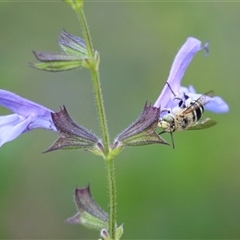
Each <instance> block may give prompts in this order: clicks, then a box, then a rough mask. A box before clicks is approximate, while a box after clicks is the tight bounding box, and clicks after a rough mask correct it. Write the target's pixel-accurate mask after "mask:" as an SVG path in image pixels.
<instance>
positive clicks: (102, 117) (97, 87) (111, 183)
mask: <svg viewBox="0 0 240 240" xmlns="http://www.w3.org/2000/svg"><path fill="white" fill-rule="evenodd" d="M76 13H77V15H78V18H79V20H80V23H81V27H82V31H83V37H84V40H85V42H86V47H87V52H88V57H89V59H90V61H91V62H90V63H89V65H90V67H89V69H90V72H91V77H92V84H93V91H94V94H95V102H96V107H97V112H98V117H99V122H100V128H101V133H102V139H103V146H104V160H105V166H106V170H107V183H108V184H107V185H108V195H109V229H108V231H109V235H110V239H115V236H116V234H115V231H116V230H115V228H116V225H115V224H116V180H115V169H114V160H113V157H112V156H110V154H109V151H110V148H109V145H110V142H109V133H108V127H107V121H106V114H105V110H104V105H103V97H102V90H101V84H100V78H99V55H98V53H97V52H94V49H93V45H92V40H91V36H90V32H89V29H88V25H87V21H86V18H85V15H84V11H83V8H80V9H77V10H76Z"/></svg>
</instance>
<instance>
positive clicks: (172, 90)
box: [166, 82, 176, 97]
mask: <svg viewBox="0 0 240 240" xmlns="http://www.w3.org/2000/svg"><path fill="white" fill-rule="evenodd" d="M166 84H167V85H168V87H169V89H170V91H171V93H172V94H173V96H174V97H176V94H175V93H174V91H173V90H172V88H171V86H170V84H169V83H168V82H166Z"/></svg>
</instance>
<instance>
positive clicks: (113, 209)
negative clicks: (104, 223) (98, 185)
mask: <svg viewBox="0 0 240 240" xmlns="http://www.w3.org/2000/svg"><path fill="white" fill-rule="evenodd" d="M105 165H106V169H107V182H108V194H109V235H110V237H111V239H115V224H116V213H117V206H116V198H117V194H116V181H115V169H114V160H113V159H112V158H110V159H106V160H105Z"/></svg>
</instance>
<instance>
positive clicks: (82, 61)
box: [29, 30, 99, 72]
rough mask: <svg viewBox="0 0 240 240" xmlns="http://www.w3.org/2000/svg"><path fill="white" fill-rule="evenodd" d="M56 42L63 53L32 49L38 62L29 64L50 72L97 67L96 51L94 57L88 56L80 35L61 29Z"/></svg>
mask: <svg viewBox="0 0 240 240" xmlns="http://www.w3.org/2000/svg"><path fill="white" fill-rule="evenodd" d="M58 43H59V45H60V47H61V49H62V51H63V53H51V52H41V51H33V54H34V56H35V57H36V59H37V60H38V61H40V63H30V64H29V65H30V66H31V67H33V68H36V69H39V70H45V71H50V72H60V71H66V70H71V69H75V68H79V67H84V68H93V66H94V67H95V65H96V66H97V67H98V64H99V58H98V53H97V52H95V55H94V57H89V56H88V53H87V49H86V44H85V42H84V40H83V39H81V38H80V37H77V36H74V35H72V34H70V33H68V32H67V31H65V30H63V31H62V32H61V33H60V36H59V38H58Z"/></svg>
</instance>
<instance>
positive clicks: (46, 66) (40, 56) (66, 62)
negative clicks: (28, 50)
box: [29, 51, 86, 72]
mask: <svg viewBox="0 0 240 240" xmlns="http://www.w3.org/2000/svg"><path fill="white" fill-rule="evenodd" d="M33 54H34V56H35V57H36V59H37V60H38V61H40V63H30V64H29V65H30V67H33V68H36V69H38V70H44V71H49V72H61V71H66V70H72V69H75V68H79V67H85V65H86V63H85V62H86V58H84V57H82V56H76V55H65V54H61V53H49V52H40V51H33Z"/></svg>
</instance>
